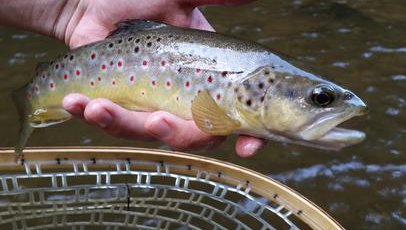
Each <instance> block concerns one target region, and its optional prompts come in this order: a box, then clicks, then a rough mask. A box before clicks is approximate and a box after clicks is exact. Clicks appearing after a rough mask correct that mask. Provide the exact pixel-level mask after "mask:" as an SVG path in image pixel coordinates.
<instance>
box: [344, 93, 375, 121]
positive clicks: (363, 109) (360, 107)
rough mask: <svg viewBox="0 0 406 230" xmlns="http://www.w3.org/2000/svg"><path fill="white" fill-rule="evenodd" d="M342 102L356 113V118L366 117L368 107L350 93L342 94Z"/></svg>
mask: <svg viewBox="0 0 406 230" xmlns="http://www.w3.org/2000/svg"><path fill="white" fill-rule="evenodd" d="M344 101H345V102H346V103H347V104H348V105H349V106H351V107H352V108H354V109H355V110H356V111H357V115H358V116H362V115H366V114H367V113H368V110H369V109H368V106H367V105H366V104H365V102H364V101H362V99H361V98H359V97H358V96H357V95H355V94H354V93H353V92H351V91H348V90H347V91H345V92H344Z"/></svg>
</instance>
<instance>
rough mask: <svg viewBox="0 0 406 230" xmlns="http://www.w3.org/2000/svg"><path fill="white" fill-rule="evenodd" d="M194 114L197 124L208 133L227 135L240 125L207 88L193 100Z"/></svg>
mask: <svg viewBox="0 0 406 230" xmlns="http://www.w3.org/2000/svg"><path fill="white" fill-rule="evenodd" d="M192 115H193V120H194V121H195V123H196V125H197V126H198V127H199V128H200V129H201V130H202V131H204V132H206V133H208V134H212V135H218V136H225V135H228V134H230V133H232V132H233V131H234V130H236V129H237V128H238V127H240V122H238V121H236V120H233V119H232V118H230V117H229V116H228V115H227V114H226V113H225V112H224V110H223V109H221V108H220V107H219V106H218V105H217V103H216V102H215V101H214V100H213V98H212V97H211V96H210V94H209V92H208V91H207V90H205V91H202V92H200V93H199V95H197V96H196V98H195V99H194V100H193V102H192Z"/></svg>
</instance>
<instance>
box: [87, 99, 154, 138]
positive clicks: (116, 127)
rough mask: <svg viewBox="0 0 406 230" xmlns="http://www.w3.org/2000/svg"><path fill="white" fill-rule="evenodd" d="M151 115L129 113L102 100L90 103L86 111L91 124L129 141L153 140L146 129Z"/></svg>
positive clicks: (146, 113)
mask: <svg viewBox="0 0 406 230" xmlns="http://www.w3.org/2000/svg"><path fill="white" fill-rule="evenodd" d="M149 115H150V113H148V112H135V111H129V110H127V109H124V108H123V107H121V106H119V105H117V104H114V103H113V102H111V101H109V100H106V99H102V98H99V99H95V100H92V101H90V102H89V104H88V105H87V106H86V108H85V111H84V117H85V119H86V121H87V122H88V123H89V124H91V125H93V126H96V127H98V128H101V129H102V130H104V131H105V132H107V133H109V134H111V135H113V136H116V137H122V138H127V139H144V140H149V139H151V136H150V135H149V134H148V133H146V132H145V129H144V123H145V122H146V120H147V119H148V117H149Z"/></svg>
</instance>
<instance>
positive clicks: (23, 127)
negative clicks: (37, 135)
mask: <svg viewBox="0 0 406 230" xmlns="http://www.w3.org/2000/svg"><path fill="white" fill-rule="evenodd" d="M27 87H28V85H25V86H23V87H22V88H20V89H17V90H15V91H13V92H12V94H11V96H12V98H13V101H14V104H15V106H16V108H17V112H18V115H19V118H20V134H19V138H18V142H17V145H16V146H15V153H16V154H17V156H16V157H17V159H18V158H19V157H20V156H21V155H22V152H23V149H24V147H25V145H26V143H27V141H28V139H29V138H30V136H31V133H32V132H33V131H34V127H32V126H31V124H30V117H29V116H30V113H31V103H30V100H29V99H27V97H26V90H27Z"/></svg>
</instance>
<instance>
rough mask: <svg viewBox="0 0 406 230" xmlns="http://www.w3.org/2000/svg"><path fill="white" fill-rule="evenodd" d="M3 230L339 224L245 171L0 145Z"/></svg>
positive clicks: (170, 156) (163, 154)
mask: <svg viewBox="0 0 406 230" xmlns="http://www.w3.org/2000/svg"><path fill="white" fill-rule="evenodd" d="M0 181H1V185H0V229H14V230H19V229H24V230H25V229H30V230H31V229H32V230H34V229H41V230H47V229H49V230H50V229H69V230H88V229H92V230H93V229H105V230H121V229H179V230H185V229H196V230H197V229H214V230H220V229H261V230H268V229H269V230H271V229H272V230H273V229H342V227H341V226H340V225H339V224H338V223H337V222H336V221H335V220H334V219H332V218H331V217H330V216H329V215H327V214H326V213H325V212H324V211H323V210H321V209H320V208H319V207H317V206H316V205H314V204H313V203H312V202H310V201H309V200H307V199H306V198H304V197H303V196H301V195H300V194H298V193H296V192H295V191H293V190H292V189H290V188H288V187H286V186H284V185H282V184H281V183H279V182H277V181H274V180H272V179H270V178H269V177H266V176H264V175H261V174H259V173H256V172H254V171H251V170H249V169H246V168H242V167H239V166H236V165H233V164H229V163H225V162H222V161H218V160H214V159H210V158H205V157H201V156H194V155H189V154H184V153H179V152H169V151H162V150H148V149H134V148H58V149H57V148H54V149H49V148H48V149H27V150H25V156H24V158H23V159H22V160H21V161H19V162H15V161H14V155H13V150H12V149H3V150H0Z"/></svg>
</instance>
